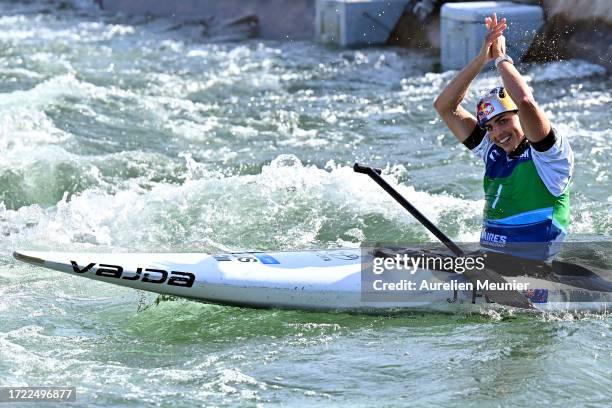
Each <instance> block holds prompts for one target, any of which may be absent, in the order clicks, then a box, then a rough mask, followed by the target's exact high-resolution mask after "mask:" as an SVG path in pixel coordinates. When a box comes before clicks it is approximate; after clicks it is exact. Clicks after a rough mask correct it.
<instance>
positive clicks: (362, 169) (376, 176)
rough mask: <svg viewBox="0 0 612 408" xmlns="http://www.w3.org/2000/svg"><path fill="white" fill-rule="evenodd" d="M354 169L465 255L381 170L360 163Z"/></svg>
mask: <svg viewBox="0 0 612 408" xmlns="http://www.w3.org/2000/svg"><path fill="white" fill-rule="evenodd" d="M353 170H355V172H357V173H363V174H367V175H368V176H370V177H371V178H372V180H374V181H375V182H376V183H377V184H378V185H379V186H381V187H382V188H383V189H384V190H385V191H386V192H387V193H389V195H390V196H391V197H393V198H394V199H395V201H397V202H398V203H400V204H401V206H402V207H404V208H405V209H406V210H407V211H408V212H409V213H410V214H412V216H413V217H414V218H416V219H417V220H418V221H419V222H420V223H421V224H423V226H424V227H425V228H427V229H428V230H429V232H431V233H432V234H434V235H435V236H436V238H438V239H439V240H440V241H442V243H443V244H444V245H446V246H447V247H448V249H450V250H451V251H452V252H453V253H454V254H455V255H457V256H465V252H463V251H462V250H461V248H459V247H458V246H457V245H456V244H455V243H454V242H453V241H451V239H450V238H449V237H447V236H446V234H444V233H443V232H442V231H440V229H439V228H438V227H436V226H435V225H434V223H432V222H431V221H429V219H427V217H425V216H424V215H423V214H421V212H420V211H419V210H417V209H416V208H415V207H414V206H413V205H412V204H410V203H409V202H408V200H406V199H405V198H404V197H403V196H402V195H401V194H400V193H398V192H397V190H395V189H394V188H393V187H391V186H390V185H389V183H387V182H386V181H385V179H383V178H382V177H381V176H380V173H381V170H380V169H375V168H373V167H368V166H361V165H360V164H358V163H355V165H354V166H353Z"/></svg>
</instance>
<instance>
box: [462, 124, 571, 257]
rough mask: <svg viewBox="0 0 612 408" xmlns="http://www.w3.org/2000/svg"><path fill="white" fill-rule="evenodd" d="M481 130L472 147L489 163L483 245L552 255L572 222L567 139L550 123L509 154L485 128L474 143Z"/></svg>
mask: <svg viewBox="0 0 612 408" xmlns="http://www.w3.org/2000/svg"><path fill="white" fill-rule="evenodd" d="M477 129H480V128H477ZM479 132H481V134H479ZM480 136H482V139H481V140H480V142H479V143H478V144H477V145H476V146H475V147H473V148H472V151H473V152H474V154H476V155H477V156H478V157H480V158H481V159H482V160H483V161H484V163H485V167H486V170H485V175H484V179H483V187H484V193H485V208H484V216H483V229H482V233H481V236H480V243H481V245H482V246H484V247H487V248H490V249H493V250H498V251H500V252H505V253H511V254H513V255H516V256H520V257H523V258H531V259H543V260H546V259H551V258H552V257H553V256H554V255H555V254H556V253H557V252H558V251H559V250H560V247H561V243H562V242H563V240H564V238H565V236H566V235H567V228H568V226H569V223H570V207H569V188H568V186H569V182H570V180H571V177H572V173H573V167H574V157H573V153H572V150H571V147H570V145H569V143H568V142H567V140H565V138H562V137H558V136H556V134H555V132H554V131H553V130H552V129H551V132H550V134H549V135H548V136H547V137H546V138H545V139H544V140H543V141H542V142H538V143H537V144H535V146H534V145H532V144H530V143H529V142H528V141H527V140H526V139H525V140H524V142H523V143H521V145H520V146H519V148H517V150H516V151H514V152H513V153H512V154H507V153H506V152H505V151H504V150H503V149H502V148H501V147H499V146H497V145H496V144H495V143H493V142H492V141H491V140H490V139H489V137H488V135H485V134H484V130H480V131H478V130H475V131H474V132H473V133H472V135H471V136H470V138H471V139H472V140H471V143H472V145H474V144H476V143H475V140H474V138H476V141H477V139H478V138H479V137H480ZM466 145H468V143H466ZM468 147H470V146H469V145H468ZM543 147H544V148H545V150H544V149H543Z"/></svg>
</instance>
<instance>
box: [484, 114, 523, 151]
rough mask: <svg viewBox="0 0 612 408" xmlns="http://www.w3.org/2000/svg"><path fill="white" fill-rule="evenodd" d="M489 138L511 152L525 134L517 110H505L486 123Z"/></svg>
mask: <svg viewBox="0 0 612 408" xmlns="http://www.w3.org/2000/svg"><path fill="white" fill-rule="evenodd" d="M485 130H486V131H487V132H488V133H489V138H490V139H491V141H492V142H493V143H495V144H496V145H498V146H499V147H501V148H502V149H504V150H505V151H506V153H511V152H513V151H514V149H516V148H517V147H518V145H519V144H520V143H521V141H522V140H523V138H524V137H525V134H524V133H523V129H522V128H521V123H520V122H519V117H518V114H517V113H516V112H504V113H502V114H500V115H497V116H495V117H494V118H493V119H491V120H490V121H488V122H487V123H486V125H485Z"/></svg>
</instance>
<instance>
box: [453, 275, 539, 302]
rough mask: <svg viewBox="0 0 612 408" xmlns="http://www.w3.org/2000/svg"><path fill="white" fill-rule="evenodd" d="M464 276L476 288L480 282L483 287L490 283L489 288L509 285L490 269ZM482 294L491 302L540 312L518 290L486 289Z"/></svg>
mask: <svg viewBox="0 0 612 408" xmlns="http://www.w3.org/2000/svg"><path fill="white" fill-rule="evenodd" d="M463 276H465V277H466V278H467V279H468V280H469V281H470V282H471V283H473V284H474V287H475V288H477V287H479V285H478V282H480V284H481V285H482V284H484V283H485V282H488V286H492V285H491V284H493V285H495V286H496V287H503V286H505V285H507V284H508V281H506V280H505V279H504V278H503V277H502V276H501V275H500V274H498V273H497V272H494V271H492V270H490V269H488V268H484V269H480V270H478V269H472V270H468V271H465V272H464V273H463ZM482 293H484V294H485V296H487V297H488V298H489V300H491V301H492V302H495V303H499V304H500V305H504V306H510V307H516V308H519V309H527V310H538V309H536V308H535V306H533V304H531V302H530V301H529V299H527V298H526V297H525V296H523V295H522V294H521V293H520V292H518V291H516V290H512V289H508V290H487V289H485V290H482Z"/></svg>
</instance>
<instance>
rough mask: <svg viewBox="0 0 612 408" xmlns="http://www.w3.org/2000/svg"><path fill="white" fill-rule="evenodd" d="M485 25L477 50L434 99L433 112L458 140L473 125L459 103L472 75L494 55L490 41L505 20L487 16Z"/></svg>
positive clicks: (471, 79) (468, 132)
mask: <svg viewBox="0 0 612 408" xmlns="http://www.w3.org/2000/svg"><path fill="white" fill-rule="evenodd" d="M485 24H486V26H487V35H486V36H485V39H484V42H483V43H482V47H481V49H480V52H479V53H478V55H477V56H476V57H475V58H474V59H473V60H472V61H471V62H470V63H469V64H468V65H467V66H466V67H465V68H463V69H462V70H461V72H459V74H457V76H456V77H455V78H453V79H452V80H451V81H450V83H449V84H448V85H447V86H446V88H444V90H443V91H442V93H440V95H438V97H437V98H436V100H435V102H434V107H435V108H436V111H437V112H438V114H439V115H440V117H441V118H442V120H444V122H445V123H446V125H447V126H448V128H449V129H450V130H451V132H453V134H454V135H455V137H457V139H458V140H459V141H460V142H463V141H464V140H465V139H467V138H468V136H469V135H470V134H471V133H472V131H473V130H474V128H475V127H476V124H477V122H476V118H475V117H474V115H472V114H471V113H470V112H468V111H467V110H466V109H465V108H463V107H462V106H461V102H462V101H463V99H464V98H465V94H466V93H467V91H468V88H469V87H470V84H471V83H472V81H473V80H474V78H476V76H477V75H478V74H479V73H480V71H481V70H482V68H483V67H484V66H485V65H486V64H487V63H488V62H489V61H491V60H492V59H493V58H495V57H494V56H493V54H492V47H491V44H493V43H494V42H496V41H497V39H498V38H500V37H503V36H502V34H503V31H504V30H505V29H506V20H505V19H502V20H501V21H500V22H499V23H498V22H497V18H496V17H495V19H492V18H489V17H487V18H486V20H485ZM497 48H499V47H497ZM498 51H499V50H498Z"/></svg>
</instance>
